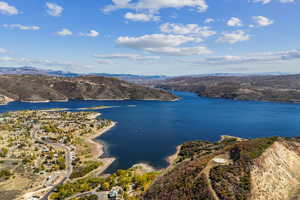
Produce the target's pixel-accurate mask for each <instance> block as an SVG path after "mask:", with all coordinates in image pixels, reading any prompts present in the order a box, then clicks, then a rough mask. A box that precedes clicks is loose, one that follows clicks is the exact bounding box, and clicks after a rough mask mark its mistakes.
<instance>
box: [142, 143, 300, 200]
mask: <svg viewBox="0 0 300 200" xmlns="http://www.w3.org/2000/svg"><path fill="white" fill-rule="evenodd" d="M299 169H300V140H299V138H292V139H284V138H276V137H274V138H259V139H252V140H242V141H238V140H236V139H235V138H230V137H229V138H228V137H227V138H226V139H224V140H222V141H221V142H217V143H210V142H203V141H196V142H189V143H186V144H184V145H182V147H181V150H180V152H179V156H178V159H177V163H176V164H175V165H174V166H173V167H172V168H171V169H169V170H167V172H165V173H164V174H163V175H162V176H161V177H159V178H158V179H157V180H156V181H155V182H154V183H153V185H152V186H151V187H150V189H149V190H148V191H147V192H146V193H145V194H144V196H143V200H169V199H172V200H177V199H178V200H182V199H184V200H196V199H199V200H200V199H207V200H221V199H222V200H241V199H245V200H246V199H247V200H265V199H272V200H292V199H299V198H300V172H299Z"/></svg>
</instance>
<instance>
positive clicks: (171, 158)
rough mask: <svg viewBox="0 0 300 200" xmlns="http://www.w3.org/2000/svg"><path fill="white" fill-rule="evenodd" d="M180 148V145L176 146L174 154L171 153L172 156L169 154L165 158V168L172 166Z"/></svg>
mask: <svg viewBox="0 0 300 200" xmlns="http://www.w3.org/2000/svg"><path fill="white" fill-rule="evenodd" d="M181 146H182V145H178V146H176V152H175V153H173V154H171V155H170V156H167V157H166V161H167V162H168V164H169V165H168V167H167V168H169V167H171V166H173V164H174V163H175V161H176V159H177V157H178V154H179V152H180V149H181Z"/></svg>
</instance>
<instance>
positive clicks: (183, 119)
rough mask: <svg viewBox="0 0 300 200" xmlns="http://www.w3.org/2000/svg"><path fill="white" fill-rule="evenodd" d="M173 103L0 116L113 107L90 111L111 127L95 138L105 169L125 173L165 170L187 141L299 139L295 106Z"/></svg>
mask: <svg viewBox="0 0 300 200" xmlns="http://www.w3.org/2000/svg"><path fill="white" fill-rule="evenodd" d="M175 94H176V95H177V96H179V97H181V100H179V101H176V102H161V101H136V100H125V101H80V100H72V101H69V102H51V103H24V102H12V103H10V104H8V105H4V106H0V112H9V111H17V110H28V109H49V108H68V109H70V110H71V111H78V110H76V109H77V108H83V107H95V106H102V105H105V106H113V107H112V108H107V109H102V110H93V111H96V112H100V113H102V116H101V117H102V118H106V119H111V120H113V121H115V122H117V123H118V124H117V126H115V127H114V128H112V129H111V130H110V131H108V132H107V133H105V134H104V135H102V136H101V137H100V138H98V140H99V141H102V142H104V143H105V144H106V147H107V149H106V155H109V156H113V157H116V158H117V160H116V161H115V162H114V163H113V164H112V166H111V167H110V168H109V169H108V171H109V172H112V171H115V170H116V169H127V168H129V167H131V166H132V165H133V164H136V163H139V162H145V163H148V164H151V165H152V166H154V167H156V168H163V167H166V166H167V162H166V160H165V158H166V157H167V156H169V155H171V154H173V153H174V152H175V150H176V146H177V145H180V144H182V143H184V142H187V141H192V140H208V141H216V140H218V139H219V138H220V135H224V134H226V135H232V136H238V137H243V138H254V137H269V136H285V137H289V136H297V135H298V136H299V135H300V104H290V103H271V102H256V101H232V100H226V99H211V98H202V97H198V96H197V95H196V94H193V93H185V92H175Z"/></svg>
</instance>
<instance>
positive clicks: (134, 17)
mask: <svg viewBox="0 0 300 200" xmlns="http://www.w3.org/2000/svg"><path fill="white" fill-rule="evenodd" d="M124 18H125V19H128V20H131V21H141V22H149V21H159V20H160V17H159V16H155V15H153V14H145V13H131V12H128V13H126V14H125V15H124Z"/></svg>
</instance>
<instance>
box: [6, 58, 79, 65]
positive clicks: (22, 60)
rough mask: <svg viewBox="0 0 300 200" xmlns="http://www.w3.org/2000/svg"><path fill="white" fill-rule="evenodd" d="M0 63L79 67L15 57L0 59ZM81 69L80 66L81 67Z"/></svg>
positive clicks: (69, 63) (66, 63) (59, 62)
mask: <svg viewBox="0 0 300 200" xmlns="http://www.w3.org/2000/svg"><path fill="white" fill-rule="evenodd" d="M0 62H3V63H12V64H16V65H17V64H18V65H43V66H48V67H75V66H77V67H78V66H81V65H78V64H75V63H71V62H61V61H53V60H48V59H45V60H38V59H31V58H16V57H0ZM81 67H82V66H81Z"/></svg>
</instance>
